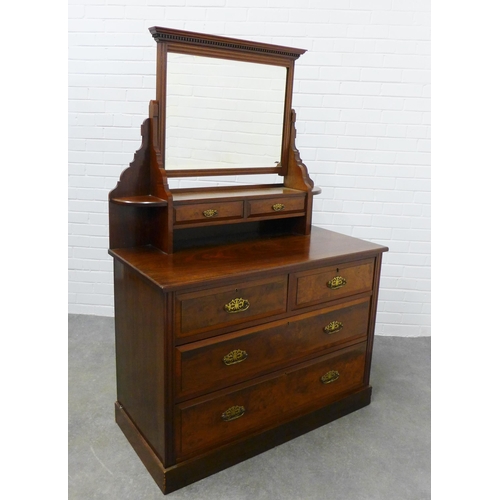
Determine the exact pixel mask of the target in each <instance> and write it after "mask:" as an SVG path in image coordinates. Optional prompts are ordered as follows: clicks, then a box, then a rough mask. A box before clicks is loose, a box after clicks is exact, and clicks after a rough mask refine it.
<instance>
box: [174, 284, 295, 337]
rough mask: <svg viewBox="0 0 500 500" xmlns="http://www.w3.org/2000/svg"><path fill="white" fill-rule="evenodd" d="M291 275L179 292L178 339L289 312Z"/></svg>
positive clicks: (176, 314) (176, 312)
mask: <svg viewBox="0 0 500 500" xmlns="http://www.w3.org/2000/svg"><path fill="white" fill-rule="evenodd" d="M287 289H288V276H287V275H285V276H278V277H274V278H269V279H265V280H258V281H250V282H247V283H242V284H237V285H233V286H226V287H220V288H211V289H207V290H202V291H198V292H187V293H177V294H176V297H175V302H176V303H175V318H176V319H175V330H176V335H177V337H183V336H186V335H192V334H195V333H202V332H205V331H209V330H212V329H214V328H223V327H226V326H231V325H239V324H242V323H245V322H249V321H253V320H257V319H260V318H267V317H269V316H273V315H277V314H281V313H284V312H286V301H287Z"/></svg>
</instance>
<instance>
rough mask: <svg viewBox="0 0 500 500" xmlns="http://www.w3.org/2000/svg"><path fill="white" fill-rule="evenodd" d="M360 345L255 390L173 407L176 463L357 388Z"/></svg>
mask: <svg viewBox="0 0 500 500" xmlns="http://www.w3.org/2000/svg"><path fill="white" fill-rule="evenodd" d="M365 352H366V343H362V344H356V345H354V346H352V347H348V348H346V349H342V350H340V351H337V352H336V353H334V354H330V355H328V356H322V357H320V358H317V359H316V360H314V361H310V362H307V363H302V364H301V365H296V366H295V367H293V368H290V369H288V370H287V371H286V372H280V373H279V374H278V375H276V376H275V377H273V378H268V379H267V380H263V381H261V382H259V383H256V384H255V385H252V386H249V387H245V388H242V389H240V390H236V391H234V392H231V393H228V394H224V395H220V396H218V397H215V398H213V399H209V400H206V399H205V400H201V401H200V400H197V401H196V400H195V402H192V401H190V402H188V403H184V404H181V405H177V407H176V424H177V426H178V427H177V428H178V429H179V432H178V435H177V442H176V454H177V460H180V459H184V458H186V457H188V456H190V455H193V454H194V453H199V452H201V451H204V450H206V449H208V448H212V447H216V446H219V445H222V444H224V443H227V442H229V441H231V440H233V439H236V438H238V437H241V436H244V435H247V434H249V433H251V432H253V431H257V430H259V431H260V430H264V429H266V428H271V427H274V426H276V425H278V424H280V423H281V422H283V421H285V420H287V419H290V418H293V417H294V416H298V415H299V414H303V413H307V412H308V411H312V410H315V409H317V408H319V407H321V406H323V405H325V404H327V403H329V402H333V401H335V400H336V399H338V398H339V397H340V396H341V395H342V394H345V393H346V391H351V390H355V389H358V388H360V387H362V385H363V375H364V366H365Z"/></svg>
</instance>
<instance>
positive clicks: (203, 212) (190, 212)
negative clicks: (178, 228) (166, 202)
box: [174, 201, 243, 224]
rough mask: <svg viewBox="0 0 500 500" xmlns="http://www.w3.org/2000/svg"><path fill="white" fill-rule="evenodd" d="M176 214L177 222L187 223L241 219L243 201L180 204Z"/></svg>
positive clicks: (175, 210) (175, 211)
mask: <svg viewBox="0 0 500 500" xmlns="http://www.w3.org/2000/svg"><path fill="white" fill-rule="evenodd" d="M174 214H175V215H174V219H175V223H176V224H186V223H189V222H210V221H217V220H221V219H223V220H228V219H241V218H243V202H242V201H228V202H223V203H221V202H215V203H209V202H204V203H193V204H189V205H178V206H175V209H174Z"/></svg>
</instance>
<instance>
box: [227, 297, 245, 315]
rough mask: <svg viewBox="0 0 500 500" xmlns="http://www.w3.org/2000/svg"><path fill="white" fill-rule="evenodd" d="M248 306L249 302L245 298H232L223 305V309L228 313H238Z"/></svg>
mask: <svg viewBox="0 0 500 500" xmlns="http://www.w3.org/2000/svg"><path fill="white" fill-rule="evenodd" d="M249 307H250V302H248V300H246V299H241V298H239V299H233V300H231V302H228V303H227V304H226V305H225V306H224V309H225V310H226V312H228V313H239V312H243V311H246V310H247V309H248V308H249Z"/></svg>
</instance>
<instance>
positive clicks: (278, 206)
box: [272, 203, 285, 212]
mask: <svg viewBox="0 0 500 500" xmlns="http://www.w3.org/2000/svg"><path fill="white" fill-rule="evenodd" d="M272 209H273V210H274V211H275V212H280V211H281V210H285V205H283V203H275V204H274V205H273V206H272Z"/></svg>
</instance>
